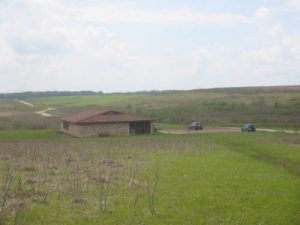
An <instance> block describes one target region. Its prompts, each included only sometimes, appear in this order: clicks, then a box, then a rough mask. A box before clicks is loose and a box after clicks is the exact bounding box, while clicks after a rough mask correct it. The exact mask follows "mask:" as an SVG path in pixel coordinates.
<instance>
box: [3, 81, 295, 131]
mask: <svg viewBox="0 0 300 225" xmlns="http://www.w3.org/2000/svg"><path fill="white" fill-rule="evenodd" d="M28 101H29V102H32V103H33V104H35V107H33V108H31V107H27V106H24V105H22V104H20V103H18V102H14V101H7V100H0V111H21V112H26V113H27V115H24V116H14V117H12V118H9V119H7V118H1V117H0V129H7V128H9V127H11V128H12V127H13V128H22V127H24V128H43V127H44V128H56V129H58V127H59V118H60V117H61V116H63V115H66V114H71V113H76V112H80V111H84V110H87V109H89V108H112V109H116V110H120V111H124V112H131V110H132V105H133V104H134V105H135V108H136V113H137V114H140V115H145V116H149V117H152V118H154V119H156V121H157V122H160V123H172V124H174V123H176V124H182V125H184V127H185V126H186V124H187V123H189V122H190V121H191V120H200V121H203V122H204V124H205V126H241V125H242V124H244V123H255V124H257V126H258V127H280V128H283V127H284V128H289V129H299V127H300V116H299V115H300V86H286V87H260V88H259V87H257V88H254V87H252V88H224V89H208V90H194V91H178V92H172V93H161V94H150V93H149V94H148V95H147V94H124V95H120V94H119V95H100V96H63V97H48V98H35V99H28ZM47 107H55V108H56V109H57V110H55V111H51V113H52V114H54V115H55V116H57V118H52V119H49V118H46V119H45V118H41V117H40V116H39V115H36V114H34V113H33V112H35V111H38V110H41V109H45V108H47ZM30 112H31V114H30Z"/></svg>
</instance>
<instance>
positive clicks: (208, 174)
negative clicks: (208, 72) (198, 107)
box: [0, 133, 300, 225]
mask: <svg viewBox="0 0 300 225" xmlns="http://www.w3.org/2000/svg"><path fill="white" fill-rule="evenodd" d="M32 135H33V134H31V136H32ZM289 137H290V136H288V135H286V134H265V133H256V134H253V135H252V134H202V135H201V134H200V135H152V136H131V137H119V138H117V137H113V138H87V139H75V138H65V137H62V138H55V137H53V138H52V139H48V140H43V139H40V140H37V141H34V140H32V139H31V140H24V139H19V141H16V142H14V143H9V142H7V141H5V142H3V143H1V142H0V157H1V159H2V160H1V168H2V174H3V172H4V171H5V168H6V167H5V166H7V164H9V163H12V164H14V165H15V166H16V168H17V169H16V171H15V172H16V173H17V174H20V175H21V177H22V179H23V181H24V186H23V189H24V190H32V183H30V182H29V183H28V180H29V181H30V179H33V178H39V179H40V178H43V177H44V178H46V181H45V183H44V184H40V183H36V184H35V185H36V186H35V192H36V193H35V194H31V195H29V196H28V197H27V198H25V199H23V200H24V204H25V206H24V207H23V208H22V209H21V210H20V211H19V213H18V217H17V222H18V223H20V224H128V225H129V224H164V225H165V224H178V225H179V224H180V225H182V224H197V225H198V224H203V225H204V224H205V225H215V224H224V225H225V224H226V225H233V224H241V225H252V224H264V225H268V224H270V225H274V224H276V225H286V224H289V225H298V224H299V223H300V188H299V187H300V178H299V176H298V175H297V174H296V173H294V172H293V171H291V170H290V169H288V168H287V167H286V166H283V165H281V164H278V163H274V162H272V161H269V160H262V159H261V158H260V157H259V156H260V155H262V154H263V155H267V156H269V157H273V158H276V159H282V160H285V161H289V160H292V159H294V161H293V163H294V164H295V165H299V164H300V161H298V159H299V158H297V157H299V155H300V150H299V148H298V147H299V145H298V144H297V143H296V144H295V143H294V144H293V145H290V144H289V143H285V142H284V141H285V140H290V139H289ZM268 142H272V143H273V144H272V147H270V148H271V150H270V149H269V148H267V146H268V145H267V143H268ZM24 145H25V146H27V147H26V148H23V147H22V146H24ZM273 149H277V150H276V151H275V150H273ZM284 153H286V154H284ZM30 168H32V169H30ZM157 174H158V179H157V180H156V178H155V177H156V175H157ZM97 175H100V178H101V179H102V180H101V182H97V180H95V178H97V177H98V178H99V176H97ZM106 176H107V177H109V179H108V180H107V181H106V180H105V179H106ZM77 178H78V179H77ZM33 180H34V179H33ZM25 181H27V182H25ZM76 181H78V183H77V184H78V185H79V187H78V188H79V189H78V190H80V193H79V195H80V199H78V200H80V201H77V202H74V197H76V196H75V194H76V193H77V192H76V188H75V192H74V187H76V185H75V186H74V185H73V184H76ZM131 181H134V182H131ZM156 182H157V186H156V189H155V190H152V189H151V188H152V187H153V186H154V184H155V183H156ZM147 184H148V185H150V186H151V188H150V189H151V191H153V193H152V194H153V196H152V197H153V200H154V212H153V213H150V211H149V192H148V191H147V188H146V186H147ZM105 188H107V189H105ZM103 192H105V195H107V199H106V200H107V208H106V210H100V209H99V207H100V206H99V204H100V203H99V202H101V201H103ZM26 193H27V192H26ZM29 193H30V191H29ZM41 193H47V199H46V201H41V195H39V194H41ZM27 194H28V193H27ZM150 197H151V196H150ZM21 200H22V199H21ZM6 212H7V213H8V212H9V210H8V209H7V211H6ZM7 215H8V216H7V217H6V220H5V221H6V222H7V224H11V223H12V221H13V216H9V215H10V214H7Z"/></svg>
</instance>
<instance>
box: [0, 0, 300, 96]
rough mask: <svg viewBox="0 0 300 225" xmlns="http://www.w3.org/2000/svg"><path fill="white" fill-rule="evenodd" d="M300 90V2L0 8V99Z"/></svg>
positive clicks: (143, 0)
mask: <svg viewBox="0 0 300 225" xmlns="http://www.w3.org/2000/svg"><path fill="white" fill-rule="evenodd" d="M289 84H300V0H251V1H247V0H244V1H241V0H172V1H170V0H132V1H127V0H84V1H83V0H0V92H19V91H29V90H31V91H45V90H94V91H104V92H115V91H137V90H154V89H156V90H163V89H196V88H210V87H228V86H254V85H289Z"/></svg>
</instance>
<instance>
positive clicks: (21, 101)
mask: <svg viewBox="0 0 300 225" xmlns="http://www.w3.org/2000/svg"><path fill="white" fill-rule="evenodd" d="M14 101H16V102H20V103H22V104H24V105H27V106H30V107H34V105H33V104H31V103H30V102H26V101H24V100H20V99H14Z"/></svg>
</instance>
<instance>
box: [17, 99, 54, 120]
mask: <svg viewBox="0 0 300 225" xmlns="http://www.w3.org/2000/svg"><path fill="white" fill-rule="evenodd" d="M14 101H16V102H19V103H22V104H24V105H27V106H30V107H34V106H35V105H34V104H32V103H30V102H27V101H24V100H20V99H14ZM52 110H56V108H47V109H44V110H41V111H37V112H35V114H39V115H41V116H44V117H52V116H53V115H52V114H50V113H47V112H49V111H52Z"/></svg>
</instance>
